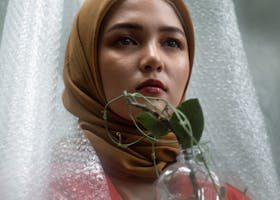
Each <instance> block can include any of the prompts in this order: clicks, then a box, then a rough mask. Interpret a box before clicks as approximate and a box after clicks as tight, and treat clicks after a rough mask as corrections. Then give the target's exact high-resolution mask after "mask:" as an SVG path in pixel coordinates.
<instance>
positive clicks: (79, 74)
mask: <svg viewBox="0 0 280 200" xmlns="http://www.w3.org/2000/svg"><path fill="white" fill-rule="evenodd" d="M118 2H120V1H119V0H102V1H101V0H86V1H85V2H84V4H83V6H82V7H81V9H80V10H79V12H78V14H77V16H76V18H75V21H74V24H73V27H72V31H71V34H70V37H69V40H68V45H67V48H66V53H65V61H64V71H63V77H64V83H65V89H64V92H63V103H64V106H65V107H66V108H67V110H68V111H70V112H71V113H72V114H74V115H75V116H77V117H78V118H79V124H80V127H81V129H82V130H83V132H84V134H85V135H86V137H87V138H88V139H89V140H90V142H91V144H92V145H93V147H94V149H95V150H96V153H97V155H98V156H99V158H100V160H101V162H102V166H103V167H104V170H105V171H106V173H108V174H109V175H112V176H122V177H123V176H126V177H128V178H142V179H147V180H151V181H152V180H154V179H155V178H156V173H155V167H156V168H157V171H159V172H161V171H162V170H163V169H164V167H166V165H168V164H169V163H172V162H174V161H175V160H176V156H177V154H178V145H177V144H176V143H174V141H175V140H176V137H175V135H174V134H173V133H169V134H168V135H166V136H164V137H162V138H161V140H162V141H165V142H164V143H160V142H159V143H156V144H155V155H156V166H154V164H153V160H152V148H151V142H150V141H149V140H148V139H147V138H145V139H142V140H141V141H140V142H138V143H136V144H135V145H132V146H130V147H129V148H121V147H118V146H117V145H115V144H114V143H113V142H112V141H111V140H110V138H109V137H108V134H107V133H106V131H105V128H104V121H103V118H102V113H103V109H104V106H105V104H106V98H105V95H104V91H103V86H102V82H101V76H100V71H99V67H98V57H97V55H98V53H97V49H98V46H97V45H98V39H99V38H98V37H99V32H100V27H101V26H102V22H103V19H104V17H105V16H106V14H107V13H108V12H110V8H111V7H112V5H114V4H116V3H118ZM167 2H169V3H170V4H172V7H173V8H174V10H175V11H176V13H177V14H178V15H179V18H180V19H181V21H182V24H183V26H184V29H185V33H186V36H187V41H188V47H189V57H190V58H189V60H190V66H192V63H193V57H194V33H193V26H192V22H191V18H190V16H189V13H188V11H187V9H186V7H185V5H184V2H183V1H182V0H173V1H171V0H169V1H167ZM186 87H187V86H186ZM108 116H109V117H108V128H109V131H110V133H111V134H112V136H113V137H114V138H115V139H116V140H121V142H122V143H131V142H133V141H135V140H138V139H139V138H140V137H142V135H141V134H140V133H139V132H138V131H137V129H136V128H135V127H134V126H133V124H132V123H131V122H129V121H126V120H125V119H122V118H120V117H119V116H118V115H117V114H115V113H113V112H112V111H110V110H109V111H108ZM166 141H169V142H170V143H169V144H166ZM172 142H173V143H172Z"/></svg>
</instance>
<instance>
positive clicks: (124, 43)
mask: <svg viewBox="0 0 280 200" xmlns="http://www.w3.org/2000/svg"><path fill="white" fill-rule="evenodd" d="M116 45H120V46H128V45H137V42H135V40H133V39H132V38H130V37H127V36H125V37H120V38H119V39H117V41H116Z"/></svg>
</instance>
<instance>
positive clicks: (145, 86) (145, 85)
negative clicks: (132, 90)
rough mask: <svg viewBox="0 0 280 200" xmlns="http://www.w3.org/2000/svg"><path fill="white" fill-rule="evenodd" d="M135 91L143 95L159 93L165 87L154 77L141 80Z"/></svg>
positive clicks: (163, 90)
mask: <svg viewBox="0 0 280 200" xmlns="http://www.w3.org/2000/svg"><path fill="white" fill-rule="evenodd" d="M136 91H137V92H140V93H141V94H144V95H152V96H154V95H160V94H162V93H163V92H166V87H165V86H164V84H163V83H162V82H161V81H159V80H156V79H149V80H146V81H144V82H142V83H141V84H140V85H138V86H137V87H136Z"/></svg>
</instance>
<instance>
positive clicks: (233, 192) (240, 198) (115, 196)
mask: <svg viewBox="0 0 280 200" xmlns="http://www.w3.org/2000/svg"><path fill="white" fill-rule="evenodd" d="M106 178H107V181H108V187H109V190H110V194H111V197H112V200H121V196H120V195H119V193H118V192H117V190H116V188H115V186H114V185H113V184H112V182H111V180H110V179H109V177H108V176H106ZM226 191H227V196H226V200H251V198H249V197H247V196H245V195H244V194H243V193H242V192H240V191H239V190H237V189H236V188H234V187H233V186H232V185H230V184H227V185H226Z"/></svg>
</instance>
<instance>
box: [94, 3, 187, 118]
mask: <svg viewBox="0 0 280 200" xmlns="http://www.w3.org/2000/svg"><path fill="white" fill-rule="evenodd" d="M98 53H99V67H100V73H101V78H102V84H103V89H104V92H105V96H106V99H107V101H109V100H110V99H112V98H114V97H116V96H119V95H121V94H123V91H124V90H126V91H128V92H139V93H142V94H144V95H146V96H153V97H159V98H163V99H166V100H167V101H169V102H170V103H171V104H172V105H173V106H177V105H178V104H179V103H180V101H181V99H182V95H183V92H184V89H185V85H186V83H187V79H188V76H189V71H190V69H189V55H188V45H187V40H186V36H185V32H184V29H183V26H182V24H181V22H180V20H179V18H178V16H177V15H176V13H175V11H174V10H173V8H172V7H171V5H169V4H168V3H167V2H165V1H163V0H125V1H123V2H122V3H121V4H120V5H118V6H117V7H115V8H114V9H112V10H111V12H110V14H109V16H107V18H106V20H105V23H104V25H103V29H102V32H101V38H100V43H99V49H98ZM154 103H155V104H158V106H159V107H161V108H163V106H164V105H163V103H161V102H158V101H154ZM110 107H111V109H112V110H113V111H114V112H115V113H117V114H118V115H120V116H121V117H123V118H126V119H128V113H127V107H126V105H125V103H124V102H123V101H118V102H115V103H113V104H112V105H111V106H110Z"/></svg>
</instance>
